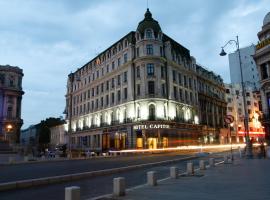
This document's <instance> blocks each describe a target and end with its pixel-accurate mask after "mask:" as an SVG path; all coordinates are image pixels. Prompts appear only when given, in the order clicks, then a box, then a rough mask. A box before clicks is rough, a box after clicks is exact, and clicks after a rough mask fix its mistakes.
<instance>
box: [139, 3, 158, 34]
mask: <svg viewBox="0 0 270 200" xmlns="http://www.w3.org/2000/svg"><path fill="white" fill-rule="evenodd" d="M146 30H152V31H153V32H154V36H155V38H157V37H158V34H159V32H161V28H160V26H159V24H158V22H157V21H156V20H154V19H153V18H152V13H151V12H150V11H149V9H148V8H147V10H146V12H145V14H144V19H143V20H142V21H141V22H140V23H139V25H138V27H137V32H139V33H140V35H141V38H144V34H145V31H146Z"/></svg>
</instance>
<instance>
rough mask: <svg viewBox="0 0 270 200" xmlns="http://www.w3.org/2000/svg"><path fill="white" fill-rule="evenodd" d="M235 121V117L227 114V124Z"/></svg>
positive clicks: (225, 119) (225, 120)
mask: <svg viewBox="0 0 270 200" xmlns="http://www.w3.org/2000/svg"><path fill="white" fill-rule="evenodd" d="M233 121H234V117H233V116H232V115H226V116H225V118H224V122H225V123H226V124H231V123H233Z"/></svg>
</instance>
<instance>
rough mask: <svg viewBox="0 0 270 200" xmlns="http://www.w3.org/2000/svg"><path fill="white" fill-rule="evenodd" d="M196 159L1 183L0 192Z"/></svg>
mask: <svg viewBox="0 0 270 200" xmlns="http://www.w3.org/2000/svg"><path fill="white" fill-rule="evenodd" d="M196 158H199V157H198V156H189V157H185V158H178V159H173V160H166V161H160V162H154V163H146V164H139V165H131V166H127V167H119V168H113V169H105V170H99V171H91V172H83V173H75V174H69V175H61V176H51V177H45V178H38V179H28V180H20V181H13V182H6V183H0V191H6V190H12V189H21V188H29V187H33V186H39V185H48V184H53V183H62V182H69V181H73V180H79V179H85V178H91V177H96V176H104V175H109V174H114V173H118V172H124V171H128V170H134V169H140V168H144V167H152V166H157V165H162V164H170V163H175V162H179V161H186V160H193V159H196Z"/></svg>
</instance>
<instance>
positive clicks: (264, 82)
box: [254, 12, 270, 140]
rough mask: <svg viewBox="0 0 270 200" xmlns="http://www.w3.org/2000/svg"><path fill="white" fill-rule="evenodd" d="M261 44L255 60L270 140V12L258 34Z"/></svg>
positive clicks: (263, 119)
mask: <svg viewBox="0 0 270 200" xmlns="http://www.w3.org/2000/svg"><path fill="white" fill-rule="evenodd" d="M258 38H259V40H260V42H259V43H258V44H257V45H256V52H255V55H254V60H255V61H256V64H257V68H258V71H259V74H260V84H261V100H262V108H263V117H262V123H263V125H264V127H265V132H266V138H267V139H268V140H269V139H270V12H269V13H268V14H267V15H266V16H265V17H264V20H263V26H262V30H261V31H260V32H258Z"/></svg>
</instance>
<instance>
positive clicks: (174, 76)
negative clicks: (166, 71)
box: [172, 70, 176, 81]
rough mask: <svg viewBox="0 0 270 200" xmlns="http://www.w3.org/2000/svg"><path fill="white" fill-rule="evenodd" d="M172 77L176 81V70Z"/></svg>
mask: <svg viewBox="0 0 270 200" xmlns="http://www.w3.org/2000/svg"><path fill="white" fill-rule="evenodd" d="M172 75H173V81H176V72H175V70H173V71H172Z"/></svg>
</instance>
